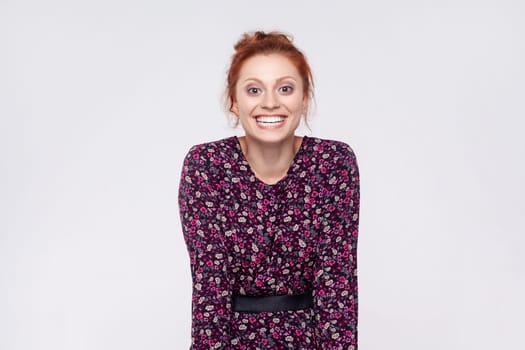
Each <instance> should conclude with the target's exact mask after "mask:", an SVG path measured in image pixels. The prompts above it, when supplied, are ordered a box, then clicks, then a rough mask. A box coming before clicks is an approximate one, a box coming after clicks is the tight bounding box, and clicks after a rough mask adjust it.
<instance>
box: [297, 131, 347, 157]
mask: <svg viewBox="0 0 525 350" xmlns="http://www.w3.org/2000/svg"><path fill="white" fill-rule="evenodd" d="M305 139H307V140H308V141H309V142H310V145H311V147H310V149H311V152H313V153H316V154H320V155H321V157H325V158H328V157H331V158H336V159H337V158H355V157H356V156H355V152H354V150H353V148H352V147H351V146H350V145H349V144H348V143H346V142H344V141H339V140H332V139H325V138H321V137H313V136H309V137H305Z"/></svg>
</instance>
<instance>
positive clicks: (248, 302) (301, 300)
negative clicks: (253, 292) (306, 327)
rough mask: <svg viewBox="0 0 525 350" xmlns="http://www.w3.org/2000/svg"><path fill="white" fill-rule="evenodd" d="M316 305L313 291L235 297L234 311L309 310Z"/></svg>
mask: <svg viewBox="0 0 525 350" xmlns="http://www.w3.org/2000/svg"><path fill="white" fill-rule="evenodd" d="M313 305H314V301H313V297H312V291H311V290H309V291H306V292H304V293H303V294H297V295H275V296H248V295H234V296H233V311H237V312H265V311H266V312H277V311H289V310H301V309H308V308H311V307H312V306H313Z"/></svg>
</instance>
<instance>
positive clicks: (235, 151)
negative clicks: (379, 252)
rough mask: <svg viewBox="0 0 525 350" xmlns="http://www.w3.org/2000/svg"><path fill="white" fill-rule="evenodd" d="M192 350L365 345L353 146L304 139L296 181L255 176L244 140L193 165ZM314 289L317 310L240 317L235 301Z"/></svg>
mask: <svg viewBox="0 0 525 350" xmlns="http://www.w3.org/2000/svg"><path fill="white" fill-rule="evenodd" d="M179 207H180V214H181V221H182V227H183V232H184V238H185V241H186V244H187V248H188V251H189V256H190V263H191V272H192V278H193V297H192V314H193V323H192V349H194V350H201V349H232V350H233V349H249V350H255V349H277V350H278V349H294V350H299V349H323V350H327V349H354V350H355V349H357V274H356V273H357V268H356V249H357V236H358V234H357V233H358V222H359V173H358V167H357V163H356V158H355V155H354V153H353V151H352V149H351V148H350V147H349V146H348V145H347V144H345V143H342V142H338V141H330V140H322V139H319V138H314V137H304V138H303V141H302V144H301V146H300V148H299V150H298V151H297V153H296V155H295V158H294V160H293V162H292V164H291V166H290V168H289V170H288V173H287V175H286V176H285V177H284V178H283V179H281V180H280V181H279V182H278V183H276V184H273V185H268V184H265V183H264V182H262V181H261V180H259V179H258V178H256V177H255V175H254V173H253V172H252V170H251V169H250V166H249V164H248V161H247V160H246V158H245V157H244V154H243V153H242V150H241V146H240V144H239V140H238V139H237V137H230V138H226V139H223V140H219V141H215V142H210V143H205V144H201V145H197V146H194V147H192V148H191V150H190V151H189V153H188V155H187V156H186V158H185V160H184V165H183V170H182V176H181V183H180V189H179ZM307 290H313V300H314V306H313V308H311V309H303V310H295V311H279V312H259V313H244V312H243V313H240V312H235V311H233V310H232V295H249V296H269V295H287V294H301V293H303V292H305V291H307Z"/></svg>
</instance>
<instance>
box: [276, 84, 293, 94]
mask: <svg viewBox="0 0 525 350" xmlns="http://www.w3.org/2000/svg"><path fill="white" fill-rule="evenodd" d="M279 91H281V92H282V93H285V94H290V93H292V92H293V87H291V86H289V85H285V86H281V87H280V88H279Z"/></svg>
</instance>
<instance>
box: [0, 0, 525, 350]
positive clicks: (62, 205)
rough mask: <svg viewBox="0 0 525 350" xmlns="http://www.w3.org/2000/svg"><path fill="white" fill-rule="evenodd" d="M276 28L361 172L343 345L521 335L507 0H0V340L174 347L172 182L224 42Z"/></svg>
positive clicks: (207, 132)
mask: <svg viewBox="0 0 525 350" xmlns="http://www.w3.org/2000/svg"><path fill="white" fill-rule="evenodd" d="M253 29H265V30H270V29H281V30H284V31H287V32H290V33H292V34H294V36H295V38H296V40H295V42H296V43H297V45H298V46H299V47H300V48H302V49H303V50H304V51H305V53H306V54H307V56H308V58H309V60H310V63H311V65H312V66H313V69H314V73H315V78H316V94H317V111H316V113H315V115H314V116H313V117H312V120H311V122H310V124H311V131H308V130H307V129H304V128H303V129H301V133H307V134H309V135H314V136H320V137H325V138H330V139H338V140H343V141H346V142H348V143H349V144H350V145H352V147H353V148H354V150H355V152H356V153H357V155H358V160H359V165H360V169H361V176H362V184H361V185H362V215H361V230H360V241H359V273H360V276H359V282H360V318H359V330H360V331H359V337H360V345H361V346H360V348H362V349H367V350H376V349H377V350H384V349H402V350H412V349H413V350H420V349H425V350H432V349H476V350H479V349H506V350H507V349H524V348H525V340H524V338H523V335H522V332H523V326H524V324H525V322H524V316H523V315H524V314H525V305H524V302H523V295H525V279H524V277H525V271H524V267H525V258H524V257H523V245H524V244H525V238H524V235H523V234H524V233H525V229H524V228H525V225H524V223H523V219H524V218H523V216H524V215H523V214H524V212H525V211H524V209H525V205H524V203H523V197H524V195H525V191H524V188H525V186H524V185H523V181H524V179H525V166H524V164H523V163H524V161H523V159H525V154H524V153H525V152H524V150H525V141H524V138H523V135H522V134H523V131H524V123H523V118H524V117H525V113H524V112H525V107H524V96H525V69H524V63H523V62H525V38H524V34H525V5H524V3H523V2H522V1H501V0H499V1H496V0H494V1H483V0H481V1H480V0H477V1H466V0H459V1H458V0H455V1H406V0H404V1H386V0H381V1H378V0H376V1H366V2H364V1H339V2H331V1H323V2H321V1H311V2H308V1H268V0H267V1H263V2H253V1H251V2H247V1H208V2H202V1H194V2H191V4H190V2H180V3H178V2H177V1H166V0H164V1H160V0H156V1H134V0H131V1H130V0H127V1H123V0H104V1H102V0H91V1H65V0H63V1H58V0H48V1H36V0H25V1H24V0H20V1H6V0H3V1H2V2H1V4H0V44H1V45H0V117H1V118H0V160H1V172H0V349H2V350H22V349H23V350H26V349H27V350H29V349H35V350H36V349H38V350H45V349H53V350H58V349H67V350H71V349H79V350H83V349H90V350H91V349H93V350H104V349H108V350H109V349H111V350H114V349H127V350H135V349H137V350H138V349H166V350H167V349H185V348H187V347H188V345H189V334H190V291H191V280H190V275H189V265H188V258H187V253H186V250H185V246H184V243H183V240H182V234H181V230H180V223H179V217H178V215H179V214H178V207H177V188H178V181H179V174H180V169H181V162H182V158H183V156H184V155H185V153H186V152H187V150H188V148H189V147H190V146H191V145H193V144H196V143H200V142H204V141H211V140H215V139H219V138H222V137H226V136H229V135H232V134H240V131H239V130H233V129H231V128H230V127H229V125H228V121H227V118H226V116H225V113H224V112H223V111H222V108H221V94H222V89H223V86H224V83H223V81H224V78H225V71H226V68H227V64H228V61H229V57H230V55H231V53H232V50H233V48H232V45H233V43H234V42H235V41H236V40H237V39H238V38H239V36H240V34H241V33H242V32H244V31H247V30H253Z"/></svg>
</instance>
